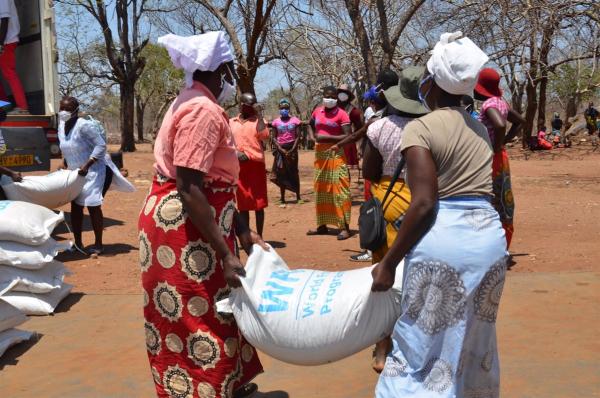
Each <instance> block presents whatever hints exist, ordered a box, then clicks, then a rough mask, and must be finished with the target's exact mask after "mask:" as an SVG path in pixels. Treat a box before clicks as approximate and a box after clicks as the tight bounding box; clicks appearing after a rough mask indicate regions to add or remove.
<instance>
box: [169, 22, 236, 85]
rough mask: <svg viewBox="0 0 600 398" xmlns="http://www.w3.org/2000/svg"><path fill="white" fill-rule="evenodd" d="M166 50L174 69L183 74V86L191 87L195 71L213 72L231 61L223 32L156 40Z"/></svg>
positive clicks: (170, 36)
mask: <svg viewBox="0 0 600 398" xmlns="http://www.w3.org/2000/svg"><path fill="white" fill-rule="evenodd" d="M158 44H160V45H162V46H163V47H165V48H166V49H167V51H168V52H169V55H170V56H171V61H172V62H173V65H175V67H176V68H179V69H183V70H184V72H185V86H186V87H188V88H189V87H191V86H192V84H193V82H194V81H193V79H192V76H193V74H194V72H195V71H196V70H201V71H211V72H214V71H215V70H216V69H217V68H218V67H219V65H221V64H223V63H226V62H231V61H233V55H232V53H231V50H230V48H229V42H228V41H227V39H226V36H225V32H222V31H216V32H207V33H204V34H201V35H196V36H188V37H183V36H177V35H174V34H168V35H165V36H161V37H159V38H158Z"/></svg>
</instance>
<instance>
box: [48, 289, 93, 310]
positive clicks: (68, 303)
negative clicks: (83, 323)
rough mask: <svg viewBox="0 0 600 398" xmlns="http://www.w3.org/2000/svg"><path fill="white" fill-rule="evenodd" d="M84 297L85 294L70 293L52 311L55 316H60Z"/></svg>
mask: <svg viewBox="0 0 600 398" xmlns="http://www.w3.org/2000/svg"><path fill="white" fill-rule="evenodd" d="M83 296H85V293H79V292H77V293H71V294H69V295H68V296H67V297H65V299H64V300H63V301H61V302H60V304H58V307H56V309H55V310H54V313H55V314H60V313H63V312H67V311H69V310H70V309H71V308H73V306H74V305H75V304H77V303H78V302H79V301H81V299H82V298H83Z"/></svg>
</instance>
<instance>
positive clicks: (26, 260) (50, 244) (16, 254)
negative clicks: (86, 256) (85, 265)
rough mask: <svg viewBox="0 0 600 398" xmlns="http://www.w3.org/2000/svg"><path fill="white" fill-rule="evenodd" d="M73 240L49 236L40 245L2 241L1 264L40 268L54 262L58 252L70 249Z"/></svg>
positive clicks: (0, 245) (0, 246) (0, 242)
mask: <svg viewBox="0 0 600 398" xmlns="http://www.w3.org/2000/svg"><path fill="white" fill-rule="evenodd" d="M72 246H73V243H72V242H60V243H59V242H57V241H55V240H54V239H52V238H49V239H48V240H47V241H46V242H44V243H43V244H41V245H40V246H28V245H24V244H22V243H16V242H8V241H0V265H11V266H13V267H17V268H23V269H40V268H43V267H44V266H45V265H46V264H48V263H50V262H52V261H53V260H54V257H56V256H57V255H58V253H60V252H62V251H65V250H68V249H70V248H71V247H72Z"/></svg>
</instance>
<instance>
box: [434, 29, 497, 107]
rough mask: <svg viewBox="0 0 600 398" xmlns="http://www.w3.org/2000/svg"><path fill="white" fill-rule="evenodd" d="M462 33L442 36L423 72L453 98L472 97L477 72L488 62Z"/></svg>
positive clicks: (483, 54)
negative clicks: (430, 76)
mask: <svg viewBox="0 0 600 398" xmlns="http://www.w3.org/2000/svg"><path fill="white" fill-rule="evenodd" d="M460 37H462V32H460V31H458V32H454V33H443V34H442V35H441V36H440V41H438V42H437V44H436V45H435V47H433V50H432V51H431V58H429V60H428V61H427V69H428V70H429V73H431V74H432V75H433V77H434V79H435V82H436V84H437V85H438V86H440V87H441V88H442V89H443V90H444V91H446V92H448V93H450V94H456V95H460V94H462V95H466V94H468V95H472V94H473V89H474V88H475V84H476V83H477V76H478V75H479V71H480V70H481V68H482V67H483V65H485V63H486V62H487V61H488V60H489V58H488V56H487V55H486V54H485V53H484V52H483V51H481V49H480V48H479V47H477V45H476V44H475V43H473V42H472V41H471V39H469V38H468V37H463V38H462V39H461V38H460Z"/></svg>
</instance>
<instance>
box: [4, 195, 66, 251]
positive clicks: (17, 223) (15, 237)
mask: <svg viewBox="0 0 600 398" xmlns="http://www.w3.org/2000/svg"><path fill="white" fill-rule="evenodd" d="M64 219H65V218H64V215H63V213H62V212H60V213H58V214H57V213H55V212H53V211H52V210H49V209H47V208H45V207H43V206H38V205H34V204H32V203H26V202H17V201H12V200H2V201H0V220H2V222H0V241H3V240H7V241H11V242H18V243H23V244H25V245H33V246H39V245H41V244H43V243H44V242H46V241H47V240H48V239H49V238H50V234H52V231H54V228H55V227H56V226H57V225H58V224H60V223H61V222H63V221H64Z"/></svg>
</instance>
